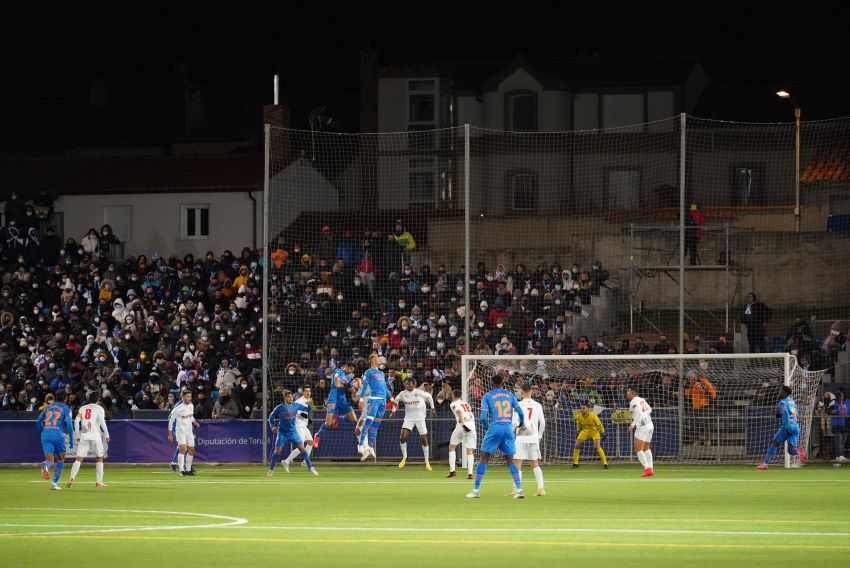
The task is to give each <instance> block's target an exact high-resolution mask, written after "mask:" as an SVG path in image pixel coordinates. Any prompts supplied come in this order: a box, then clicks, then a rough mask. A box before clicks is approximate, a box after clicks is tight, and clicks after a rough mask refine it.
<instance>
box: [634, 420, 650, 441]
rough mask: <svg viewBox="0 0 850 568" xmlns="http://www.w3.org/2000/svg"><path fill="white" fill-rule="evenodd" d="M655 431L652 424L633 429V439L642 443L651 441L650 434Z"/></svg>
mask: <svg viewBox="0 0 850 568" xmlns="http://www.w3.org/2000/svg"><path fill="white" fill-rule="evenodd" d="M654 431H655V426H653V425H652V424H644V425H643V426H638V427H637V428H635V438H637V439H638V440H643V441H644V442H651V441H652V433H653V432H654Z"/></svg>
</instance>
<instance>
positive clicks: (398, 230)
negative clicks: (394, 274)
mask: <svg viewBox="0 0 850 568" xmlns="http://www.w3.org/2000/svg"><path fill="white" fill-rule="evenodd" d="M393 237H395V242H396V243H398V245H399V246H401V248H402V249H403V250H404V251H405V252H408V253H409V252H411V251H412V250H413V249H415V248H416V241H415V240H413V235H411V234H410V233H409V232H407V231H406V230H405V229H404V226H403V225H402V224H401V219H399V220H398V221H396V222H395V233H394V234H393Z"/></svg>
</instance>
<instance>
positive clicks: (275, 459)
mask: <svg viewBox="0 0 850 568" xmlns="http://www.w3.org/2000/svg"><path fill="white" fill-rule="evenodd" d="M279 461H280V454H278V453H277V452H274V453H272V458H271V459H270V460H269V470H271V471H274V466H276V465H277V462H279Z"/></svg>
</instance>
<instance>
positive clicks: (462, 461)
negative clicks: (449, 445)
mask: <svg viewBox="0 0 850 568" xmlns="http://www.w3.org/2000/svg"><path fill="white" fill-rule="evenodd" d="M458 447H460V448H461V449H460V467H466V463H467V462H468V461H469V454H467V453H466V447H465V446H458ZM455 452H457V447H456V448H455Z"/></svg>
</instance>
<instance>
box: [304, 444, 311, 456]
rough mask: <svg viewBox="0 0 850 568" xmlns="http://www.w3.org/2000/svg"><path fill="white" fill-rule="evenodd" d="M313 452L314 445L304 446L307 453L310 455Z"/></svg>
mask: <svg viewBox="0 0 850 568" xmlns="http://www.w3.org/2000/svg"><path fill="white" fill-rule="evenodd" d="M312 452H313V446H305V447H304V453H305V454H307V455H308V456H309V455H310V454H311V453H312Z"/></svg>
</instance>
